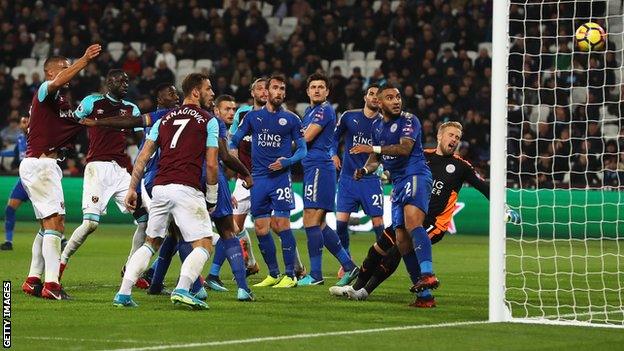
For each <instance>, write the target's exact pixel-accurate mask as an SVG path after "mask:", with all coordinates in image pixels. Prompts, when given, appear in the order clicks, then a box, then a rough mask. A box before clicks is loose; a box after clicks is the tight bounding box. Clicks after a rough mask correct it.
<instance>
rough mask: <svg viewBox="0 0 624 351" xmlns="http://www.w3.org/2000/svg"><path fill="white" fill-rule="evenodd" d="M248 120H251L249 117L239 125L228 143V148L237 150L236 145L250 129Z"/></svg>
mask: <svg viewBox="0 0 624 351" xmlns="http://www.w3.org/2000/svg"><path fill="white" fill-rule="evenodd" d="M250 120H251V119H250V118H249V116H246V117H245V118H244V119H243V123H241V124H240V126H239V127H238V129H237V130H236V133H234V134H233V135H232V139H231V141H230V148H234V149H236V148H238V144H239V143H240V142H241V140H243V138H244V137H245V135H247V133H249V130H250V128H251V125H250V123H251V122H250ZM230 130H231V129H230Z"/></svg>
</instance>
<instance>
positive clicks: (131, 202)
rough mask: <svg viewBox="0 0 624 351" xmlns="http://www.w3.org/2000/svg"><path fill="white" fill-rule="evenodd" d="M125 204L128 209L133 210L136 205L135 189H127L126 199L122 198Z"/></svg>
mask: <svg viewBox="0 0 624 351" xmlns="http://www.w3.org/2000/svg"><path fill="white" fill-rule="evenodd" d="M124 203H125V204H126V208H127V209H128V211H130V212H133V211H134V210H135V209H136V205H137V193H136V190H133V189H128V193H127V194H126V199H125V200H124Z"/></svg>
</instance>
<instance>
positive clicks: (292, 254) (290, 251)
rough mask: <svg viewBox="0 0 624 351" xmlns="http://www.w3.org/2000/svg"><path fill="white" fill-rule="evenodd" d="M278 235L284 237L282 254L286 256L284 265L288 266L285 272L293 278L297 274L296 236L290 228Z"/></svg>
mask: <svg viewBox="0 0 624 351" xmlns="http://www.w3.org/2000/svg"><path fill="white" fill-rule="evenodd" d="M277 235H279V237H280V239H282V255H283V256H284V266H285V267H286V271H285V272H284V273H285V274H286V275H287V276H289V277H291V278H292V277H294V276H295V259H296V256H297V253H296V252H297V251H296V250H297V241H296V240H295V236H294V235H293V232H292V230H290V229H286V230H284V231H282V232H280V233H278V234H277Z"/></svg>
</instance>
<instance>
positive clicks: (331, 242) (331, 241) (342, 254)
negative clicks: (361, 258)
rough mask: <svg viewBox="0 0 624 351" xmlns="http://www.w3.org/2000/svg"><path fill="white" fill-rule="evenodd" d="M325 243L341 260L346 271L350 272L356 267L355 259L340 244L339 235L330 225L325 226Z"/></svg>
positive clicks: (339, 260)
mask: <svg viewBox="0 0 624 351" xmlns="http://www.w3.org/2000/svg"><path fill="white" fill-rule="evenodd" d="M323 243H324V244H325V247H326V248H327V249H328V250H329V252H331V253H332V255H334V257H336V258H337V259H338V262H340V265H342V268H343V269H344V271H345V272H350V271H352V270H353V268H355V263H353V260H351V257H349V253H348V252H347V250H345V249H344V248H343V247H342V245H340V239H338V235H337V234H336V232H335V231H334V230H333V229H331V228H330V227H329V226H328V225H326V226H325V228H323Z"/></svg>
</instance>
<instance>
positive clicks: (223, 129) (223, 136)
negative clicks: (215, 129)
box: [214, 117, 228, 139]
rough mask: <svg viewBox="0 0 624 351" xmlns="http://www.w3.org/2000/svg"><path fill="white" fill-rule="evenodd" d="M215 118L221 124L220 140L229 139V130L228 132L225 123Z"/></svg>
mask: <svg viewBox="0 0 624 351" xmlns="http://www.w3.org/2000/svg"><path fill="white" fill-rule="evenodd" d="M214 118H215V119H216V120H217V121H218V122H219V139H227V136H228V130H227V127H226V126H225V122H223V121H222V120H220V119H219V118H217V117H214Z"/></svg>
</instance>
